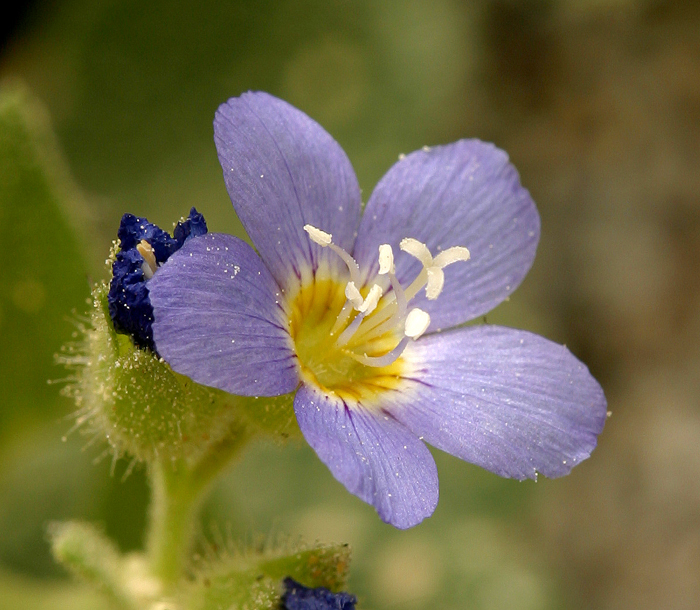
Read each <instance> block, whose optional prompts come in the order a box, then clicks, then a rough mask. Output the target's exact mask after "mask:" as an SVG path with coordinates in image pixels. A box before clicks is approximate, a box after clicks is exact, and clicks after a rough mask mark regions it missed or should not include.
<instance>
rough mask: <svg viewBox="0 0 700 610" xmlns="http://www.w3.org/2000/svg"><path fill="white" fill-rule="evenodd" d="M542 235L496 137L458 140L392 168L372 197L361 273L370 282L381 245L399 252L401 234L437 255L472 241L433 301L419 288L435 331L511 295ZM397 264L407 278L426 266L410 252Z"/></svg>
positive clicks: (359, 249)
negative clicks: (487, 140) (494, 142)
mask: <svg viewBox="0 0 700 610" xmlns="http://www.w3.org/2000/svg"><path fill="white" fill-rule="evenodd" d="M539 234H540V221H539V215H538V213H537V209H536V208H535V204H534V203H533V201H532V199H531V197H530V195H529V193H528V192H527V190H525V189H524V188H523V187H522V186H521V185H520V179H519V177H518V173H517V171H516V170H515V168H514V167H513V165H511V163H510V162H509V161H508V155H506V153H504V152H503V151H502V150H499V149H498V148H496V147H495V146H493V145H492V144H487V143H484V142H481V141H479V140H460V141H459V142H455V143H454V144H448V145H446V146H436V147H434V148H431V149H427V148H426V149H424V150H419V151H416V152H414V153H411V154H410V155H407V156H406V157H405V158H403V159H402V160H400V161H399V162H398V163H396V164H395V165H394V166H393V167H392V168H391V169H390V170H389V171H388V172H387V174H386V175H385V176H384V177H383V178H382V179H381V180H380V181H379V183H378V184H377V187H376V188H375V189H374V192H373V193H372V196H371V197H370V199H369V201H368V203H367V207H366V209H365V212H364V215H363V217H362V222H361V224H360V229H359V232H358V237H357V242H356V244H355V250H354V256H355V259H356V260H357V262H358V263H359V264H360V267H361V268H362V270H363V272H364V273H365V277H364V278H363V279H364V280H365V281H372V278H373V276H374V274H376V273H377V272H378V269H379V266H378V262H377V249H378V247H379V245H380V244H384V243H388V244H390V245H391V246H392V247H393V248H394V251H396V252H398V248H399V244H400V243H401V240H402V239H404V238H412V239H416V240H418V241H419V242H422V243H425V244H426V245H427V246H428V249H429V250H430V252H431V253H432V255H433V256H437V255H439V253H440V252H441V251H444V250H447V249H448V248H450V247H452V246H464V247H466V248H468V249H469V252H470V253H471V258H470V259H469V260H468V261H457V262H455V263H454V264H451V265H449V266H448V267H446V268H445V286H444V289H443V290H442V292H441V294H440V296H439V297H438V298H437V299H436V300H435V301H430V300H428V299H427V298H426V296H425V292H424V291H421V292H420V293H419V294H418V295H417V296H416V298H415V299H414V300H413V301H412V302H411V305H412V306H417V307H420V308H421V309H424V310H425V311H427V312H428V313H429V314H430V317H431V319H432V323H431V326H430V330H429V332H430V331H434V330H436V329H439V328H449V327H451V326H455V325H457V324H460V323H462V322H466V321H468V320H471V319H474V318H476V317H478V316H480V315H483V314H484V313H486V312H488V311H490V310H491V309H493V308H494V307H495V306H496V305H498V304H499V303H500V302H501V301H503V300H504V299H505V298H506V297H507V296H508V295H509V294H511V293H512V292H513V291H514V290H515V289H516V287H517V286H518V285H519V284H520V282H521V281H522V279H523V278H524V277H525V274H526V273H527V272H528V270H529V269H530V266H531V265H532V261H533V260H534V257H535V250H536V248H537V242H538V239H539ZM395 264H396V276H397V278H398V279H399V281H401V283H402V284H404V285H405V284H407V283H409V282H410V281H411V280H412V279H413V278H414V277H415V276H416V275H417V274H418V272H419V271H420V269H421V263H420V262H419V261H418V260H416V259H415V258H414V257H413V256H410V255H408V254H406V253H402V254H397V256H396V261H395Z"/></svg>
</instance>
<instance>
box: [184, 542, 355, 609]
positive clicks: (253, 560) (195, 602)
mask: <svg viewBox="0 0 700 610" xmlns="http://www.w3.org/2000/svg"><path fill="white" fill-rule="evenodd" d="M349 565H350V547H349V546H348V545H318V546H315V547H310V548H309V547H306V548H300V549H297V550H290V549H285V550H268V551H258V552H255V551H249V552H247V553H242V554H240V555H238V554H237V555H235V556H233V557H227V558H224V559H221V558H219V559H217V560H215V561H214V562H212V563H211V564H210V565H209V566H207V567H206V568H204V569H203V570H202V571H201V572H199V573H198V574H197V576H196V579H195V581H194V582H193V583H191V584H190V585H188V587H187V590H186V592H185V594H184V596H183V600H184V602H185V603H184V606H185V607H186V608H187V609H188V610H220V609H221V608H226V609H228V608H251V609H255V610H278V608H279V607H280V597H281V595H282V592H283V586H282V581H283V580H284V579H285V578H286V577H287V576H290V577H291V578H293V579H294V580H296V581H297V582H300V583H302V584H303V585H305V586H307V587H326V588H327V589H330V590H331V591H336V592H337V591H340V590H341V589H343V588H344V587H345V584H346V580H347V575H348V568H349Z"/></svg>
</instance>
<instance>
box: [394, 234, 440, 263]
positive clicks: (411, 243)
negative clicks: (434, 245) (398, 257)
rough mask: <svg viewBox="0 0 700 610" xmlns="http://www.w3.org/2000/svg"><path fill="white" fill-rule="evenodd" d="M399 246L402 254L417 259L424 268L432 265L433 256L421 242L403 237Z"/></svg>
mask: <svg viewBox="0 0 700 610" xmlns="http://www.w3.org/2000/svg"><path fill="white" fill-rule="evenodd" d="M399 246H400V248H401V249H402V250H403V251H404V252H406V253H408V254H410V255H411V256H413V257H415V258H417V259H418V260H419V261H420V262H421V263H422V264H423V266H424V267H430V266H431V265H432V264H433V255H432V254H430V250H428V246H426V245H425V244H424V243H423V242H421V241H418V240H417V239H413V238H412V237H405V238H404V239H402V240H401V243H400V244H399Z"/></svg>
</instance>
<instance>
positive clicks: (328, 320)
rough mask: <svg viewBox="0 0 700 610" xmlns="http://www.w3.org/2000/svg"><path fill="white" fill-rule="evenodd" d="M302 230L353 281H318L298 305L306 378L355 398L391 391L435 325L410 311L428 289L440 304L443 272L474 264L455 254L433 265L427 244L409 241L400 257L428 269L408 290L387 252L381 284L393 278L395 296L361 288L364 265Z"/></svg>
mask: <svg viewBox="0 0 700 610" xmlns="http://www.w3.org/2000/svg"><path fill="white" fill-rule="evenodd" d="M304 230H305V231H306V232H307V233H308V235H309V238H310V239H311V240H312V241H313V242H315V243H316V244H318V245H320V246H321V247H324V248H330V249H331V250H332V251H333V252H334V253H335V254H337V255H338V256H339V257H340V258H341V259H342V260H343V262H344V263H345V264H346V266H347V268H348V272H349V276H350V280H349V281H345V279H343V280H340V279H335V278H332V279H319V278H315V279H314V282H313V283H312V284H311V285H306V286H303V287H302V288H301V290H300V291H299V293H298V294H297V296H296V298H295V299H294V300H293V303H292V304H293V307H292V314H291V317H290V330H291V334H292V337H293V339H294V342H295V345H296V350H297V355H298V356H299V359H300V361H301V363H302V369H303V371H304V375H305V376H306V377H310V378H312V379H315V381H316V382H317V383H318V384H319V385H321V386H323V387H325V388H326V389H327V390H331V391H335V392H340V393H341V394H343V393H347V394H350V395H352V396H353V397H354V398H359V397H360V396H359V394H364V393H365V392H364V391H363V390H374V391H377V390H381V389H391V388H392V387H393V386H394V385H395V382H396V379H397V378H398V377H400V376H401V374H402V373H403V372H404V368H405V364H404V362H403V360H402V359H401V354H402V353H403V351H404V349H405V348H406V346H407V345H408V343H409V342H410V341H411V340H415V339H418V338H419V337H420V336H421V335H422V334H423V333H424V332H425V331H426V330H427V329H428V326H429V325H430V316H429V315H428V313H427V312H425V311H423V310H422V309H419V308H417V307H414V308H409V303H410V301H411V300H412V299H413V298H414V297H415V296H416V294H418V292H419V291H420V290H421V289H423V288H425V291H426V296H427V298H428V299H429V300H434V299H436V298H437V297H438V296H439V294H440V292H441V291H442V288H443V286H444V281H445V278H444V273H443V271H442V270H443V269H444V268H445V267H446V266H447V265H450V264H452V263H454V262H457V261H466V260H468V259H469V251H468V250H467V248H464V247H461V246H455V247H452V248H449V249H447V250H445V251H443V252H440V253H439V254H438V255H437V256H435V257H433V256H432V255H431V254H430V251H429V250H428V247H427V246H426V245H425V244H423V243H421V242H419V241H418V240H416V239H412V238H405V239H403V240H402V241H401V244H400V248H401V250H403V251H404V252H406V253H408V254H410V255H412V256H414V257H415V258H417V259H418V260H419V261H420V262H421V264H422V265H423V268H422V270H421V271H420V273H419V274H418V276H417V277H416V278H415V279H414V280H413V282H411V284H409V285H408V286H407V287H406V288H404V287H403V286H402V285H401V284H400V283H399V281H398V279H397V278H396V275H395V267H394V254H393V251H392V248H391V246H390V245H389V244H382V245H381V246H379V273H378V276H379V277H378V278H377V279H378V280H379V281H380V282H382V278H388V284H389V288H390V290H385V289H384V288H383V287H382V285H380V284H379V283H373V284H372V285H371V286H369V285H365V286H361V279H360V278H361V274H360V268H359V265H358V264H357V262H356V261H355V260H354V259H353V258H352V256H350V254H348V253H347V252H346V251H345V250H343V249H342V248H340V247H339V246H338V245H336V244H334V243H333V240H332V236H331V235H330V234H329V233H326V232H324V231H321V230H320V229H317V228H316V227H313V226H312V225H305V226H304ZM384 284H385V285H386V280H384Z"/></svg>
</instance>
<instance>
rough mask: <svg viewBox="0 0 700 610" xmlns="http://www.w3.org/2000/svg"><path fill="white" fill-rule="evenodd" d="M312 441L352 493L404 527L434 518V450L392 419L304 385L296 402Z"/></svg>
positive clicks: (304, 432) (300, 418) (337, 477)
mask: <svg viewBox="0 0 700 610" xmlns="http://www.w3.org/2000/svg"><path fill="white" fill-rule="evenodd" d="M294 410H295V412H296V416H297V421H298V422H299V427H300V428H301V431H302V433H303V434H304V437H305V438H306V441H307V442H308V443H309V445H311V447H312V448H313V449H314V451H315V452H316V453H317V454H318V457H319V458H321V461H322V462H323V463H324V464H325V465H326V466H328V468H329V469H330V471H331V472H332V473H333V476H334V477H335V478H336V479H338V481H340V482H341V483H342V484H343V485H345V487H346V488H347V489H348V491H349V492H351V493H353V494H355V495H356V496H357V497H359V498H360V499H362V500H364V501H365V502H367V503H368V504H372V505H373V506H374V507H375V508H376V509H377V512H378V513H379V516H380V517H381V519H382V520H383V521H385V522H387V523H391V524H392V525H394V526H395V527H398V528H400V529H406V528H409V527H413V526H414V525H417V524H418V523H420V522H421V521H422V520H423V519H425V518H426V517H429V516H430V515H431V514H432V513H433V511H434V510H435V507H436V506H437V501H438V479H437V469H436V467H435V462H434V461H433V457H432V455H430V451H428V448H427V447H426V446H425V445H424V444H423V443H422V442H421V441H420V440H418V439H417V438H416V437H415V436H414V435H412V434H411V433H410V432H409V431H408V430H406V428H404V427H403V426H402V425H401V424H399V423H397V422H396V421H395V420H394V419H393V418H392V417H390V416H389V415H387V414H384V413H382V412H380V411H370V410H368V409H367V408H365V407H364V406H362V405H361V404H358V403H354V404H348V403H346V402H345V401H344V400H342V399H341V398H339V397H338V396H337V395H329V394H327V393H325V392H323V391H322V390H321V389H320V388H317V387H316V386H314V385H311V384H308V383H304V384H302V386H301V388H299V390H298V391H297V395H296V397H295V399H294Z"/></svg>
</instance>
